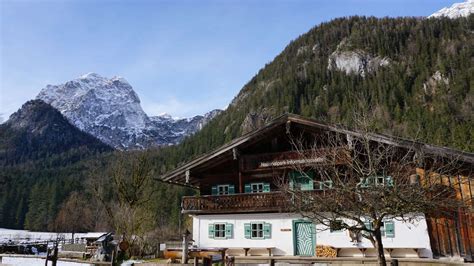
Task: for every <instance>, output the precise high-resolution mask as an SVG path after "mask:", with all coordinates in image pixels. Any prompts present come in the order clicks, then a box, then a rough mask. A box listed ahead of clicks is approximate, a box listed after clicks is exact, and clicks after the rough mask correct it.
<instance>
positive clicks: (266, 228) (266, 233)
mask: <svg viewBox="0 0 474 266" xmlns="http://www.w3.org/2000/svg"><path fill="white" fill-rule="evenodd" d="M263 238H264V239H270V238H272V224H269V223H264V224H263Z"/></svg>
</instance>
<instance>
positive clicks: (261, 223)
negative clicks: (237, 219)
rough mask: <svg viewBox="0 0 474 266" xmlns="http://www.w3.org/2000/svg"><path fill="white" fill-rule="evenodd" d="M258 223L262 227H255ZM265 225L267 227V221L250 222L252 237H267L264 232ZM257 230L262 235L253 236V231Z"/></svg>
mask: <svg viewBox="0 0 474 266" xmlns="http://www.w3.org/2000/svg"><path fill="white" fill-rule="evenodd" d="M254 225H256V226H258V225H260V226H261V228H260V229H258V228H257V229H255V230H254V229H253V226H254ZM264 227H265V222H250V239H265V234H264ZM254 231H255V232H256V233H257V235H258V232H260V233H261V236H255V237H254V236H253V232H254Z"/></svg>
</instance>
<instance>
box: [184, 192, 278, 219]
mask: <svg viewBox="0 0 474 266" xmlns="http://www.w3.org/2000/svg"><path fill="white" fill-rule="evenodd" d="M181 205H182V212H183V213H189V214H205V213H250V212H279V211H283V210H284V209H285V208H284V207H285V205H286V204H285V198H284V196H283V193H281V192H278V191H276V192H262V193H243V194H232V195H220V196H191V197H183V201H182V203H181Z"/></svg>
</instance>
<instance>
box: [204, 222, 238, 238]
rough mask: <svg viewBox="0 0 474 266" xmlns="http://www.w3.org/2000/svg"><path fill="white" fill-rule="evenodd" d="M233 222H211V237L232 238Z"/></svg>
mask: <svg viewBox="0 0 474 266" xmlns="http://www.w3.org/2000/svg"><path fill="white" fill-rule="evenodd" d="M232 234H233V224H230V223H213V224H212V223H211V224H209V238H212V239H229V238H232Z"/></svg>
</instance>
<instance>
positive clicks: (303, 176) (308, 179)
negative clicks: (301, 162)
mask: <svg viewBox="0 0 474 266" xmlns="http://www.w3.org/2000/svg"><path fill="white" fill-rule="evenodd" d="M313 175H314V174H313V172H312V171H309V172H299V171H293V172H290V188H291V189H297V190H313V189H314V182H313Z"/></svg>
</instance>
